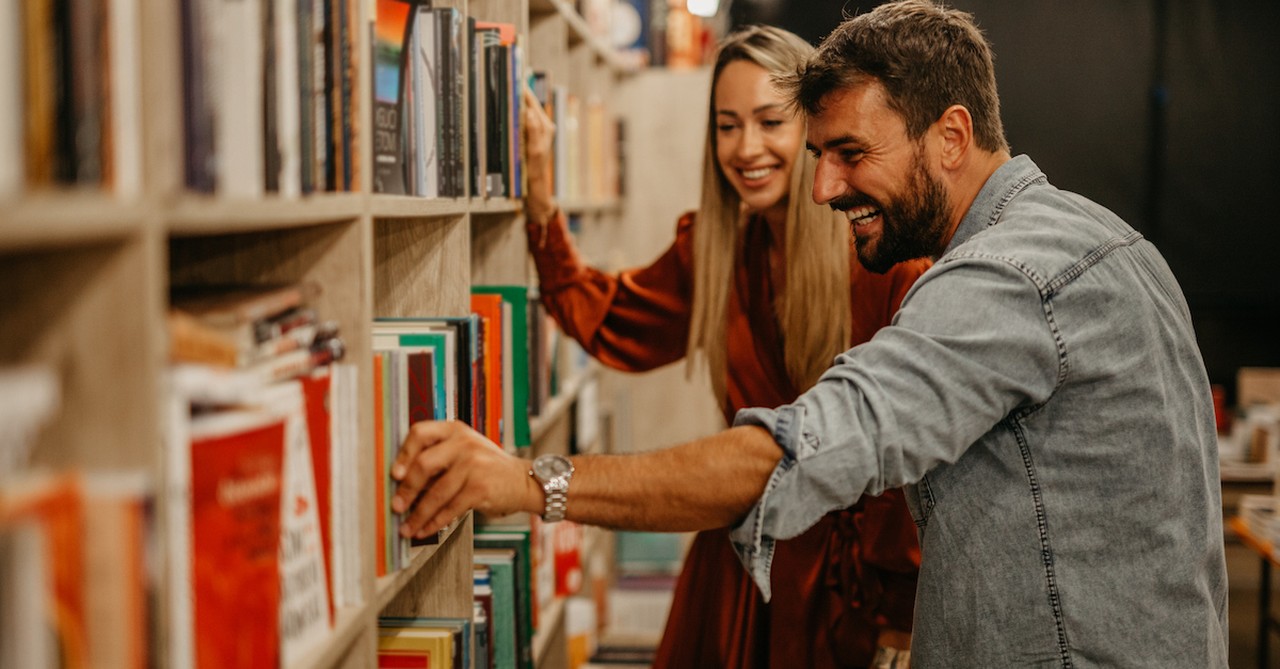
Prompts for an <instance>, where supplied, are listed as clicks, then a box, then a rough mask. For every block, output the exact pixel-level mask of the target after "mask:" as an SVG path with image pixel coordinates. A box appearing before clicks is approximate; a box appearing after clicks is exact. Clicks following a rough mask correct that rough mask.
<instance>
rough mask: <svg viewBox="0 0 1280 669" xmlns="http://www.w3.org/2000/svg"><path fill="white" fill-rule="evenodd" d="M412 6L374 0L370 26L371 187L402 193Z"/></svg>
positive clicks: (380, 190)
mask: <svg viewBox="0 0 1280 669" xmlns="http://www.w3.org/2000/svg"><path fill="white" fill-rule="evenodd" d="M412 9H413V5H411V4H409V3H406V2H399V1H398V0H377V5H376V11H377V18H376V20H375V22H374V28H373V40H372V41H373V190H374V192H376V193H391V194H399V195H403V194H405V192H406V180H405V160H406V156H405V152H404V138H403V132H404V131H403V126H404V120H403V118H402V111H403V110H402V107H401V105H402V103H403V99H404V95H403V92H402V91H403V89H404V87H405V78H404V71H405V57H406V56H407V54H405V53H404V51H405V45H406V44H407V43H408V41H409V36H410V32H409V29H410V27H411V26H412V25H413V24H412V22H411V21H410V15H411V14H412V13H413V12H412Z"/></svg>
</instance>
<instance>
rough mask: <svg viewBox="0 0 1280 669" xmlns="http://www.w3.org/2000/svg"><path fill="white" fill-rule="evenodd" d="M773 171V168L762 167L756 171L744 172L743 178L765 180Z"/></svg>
mask: <svg viewBox="0 0 1280 669" xmlns="http://www.w3.org/2000/svg"><path fill="white" fill-rule="evenodd" d="M772 171H773V168H772V167H761V168H760V169H756V170H742V176H744V177H746V178H748V179H763V178H765V177H766V176H769V173H770V172H772Z"/></svg>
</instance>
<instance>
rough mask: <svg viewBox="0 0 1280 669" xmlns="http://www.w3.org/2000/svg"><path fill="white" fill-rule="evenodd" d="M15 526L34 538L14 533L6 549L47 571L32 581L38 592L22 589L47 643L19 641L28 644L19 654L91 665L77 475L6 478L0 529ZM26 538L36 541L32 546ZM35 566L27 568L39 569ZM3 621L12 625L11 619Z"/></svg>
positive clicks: (72, 666) (74, 668)
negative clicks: (38, 580)
mask: <svg viewBox="0 0 1280 669" xmlns="http://www.w3.org/2000/svg"><path fill="white" fill-rule="evenodd" d="M15 527H16V528H19V532H23V531H24V530H22V528H23V527H29V528H31V529H32V531H34V532H35V533H36V535H35V536H36V538H35V539H32V538H31V537H30V536H25V537H24V536H18V537H17V538H16V541H17V542H18V543H17V545H16V546H13V547H11V548H9V549H7V550H11V551H19V553H17V555H16V556H15V558H16V559H17V560H19V561H20V566H22V567H25V568H30V566H31V562H32V560H33V559H36V560H37V561H38V562H41V563H42V564H43V570H44V571H45V574H46V575H45V577H44V580H43V583H42V584H41V585H39V586H37V587H38V588H39V591H38V592H30V593H27V595H28V596H29V598H30V601H28V602H26V603H27V604H30V605H33V606H35V607H36V608H35V609H34V610H33V611H32V614H34V615H35V616H36V617H37V620H38V621H39V627H40V628H41V629H40V632H39V633H38V636H45V637H47V639H48V640H49V644H50V645H48V646H45V645H43V644H42V643H41V641H40V640H31V641H32V643H31V644H27V643H26V642H18V643H21V644H23V645H24V646H27V647H26V648H24V649H23V651H24V653H30V654H31V655H32V656H33V657H49V658H51V659H52V658H53V657H56V658H57V659H58V664H59V665H60V666H62V667H67V668H69V669H79V668H87V667H89V666H91V664H92V659H93V658H92V657H91V656H90V654H89V653H90V647H89V637H88V633H87V629H86V624H87V617H86V616H87V614H86V605H85V554H84V544H83V541H82V537H83V535H84V531H85V519H84V508H83V504H82V490H81V482H80V479H79V478H78V477H77V476H75V475H73V474H52V473H43V474H32V475H29V476H25V477H23V478H21V479H18V480H10V481H8V482H7V483H6V485H5V486H4V487H2V488H0V532H3V533H8V532H9V531H10V529H11V528H15ZM31 541H36V542H38V543H37V544H36V545H34V546H33V545H31V544H30V543H29V542H31ZM24 544H25V545H24ZM37 552H38V553H39V557H38V559H37V558H36V555H35V553H37ZM11 559H14V558H11ZM40 569H41V568H39V567H38V568H36V571H34V572H29V573H34V574H39V573H40ZM24 576H25V575H24ZM26 577H28V578H29V576H26ZM13 578H18V577H17V576H13ZM7 580H11V579H7ZM8 625H9V626H10V629H13V625H14V623H9V624H8ZM17 627H18V628H19V629H21V627H22V626H21V624H18V625H17Z"/></svg>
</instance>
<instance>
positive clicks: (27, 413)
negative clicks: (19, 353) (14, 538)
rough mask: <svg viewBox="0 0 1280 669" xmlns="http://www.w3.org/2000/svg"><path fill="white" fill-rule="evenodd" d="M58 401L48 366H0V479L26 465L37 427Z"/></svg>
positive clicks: (54, 379) (56, 386)
mask: <svg viewBox="0 0 1280 669" xmlns="http://www.w3.org/2000/svg"><path fill="white" fill-rule="evenodd" d="M61 404H62V392H61V386H60V385H59V383H58V378H57V376H56V374H55V373H54V370H53V369H52V368H51V367H47V366H43V365H22V366H15V367H0V483H2V482H3V481H4V480H5V479H6V478H8V477H9V476H12V475H15V474H19V473H21V472H22V471H23V470H24V469H26V467H27V464H28V460H29V458H30V455H31V449H32V448H33V447H34V446H35V442H36V437H37V436H38V435H39V432H40V429H41V428H42V427H44V425H45V423H47V422H48V421H49V420H51V419H52V418H53V416H54V414H56V413H57V411H58V408H59V407H60V406H61Z"/></svg>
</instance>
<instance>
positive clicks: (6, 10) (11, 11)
mask: <svg viewBox="0 0 1280 669" xmlns="http://www.w3.org/2000/svg"><path fill="white" fill-rule="evenodd" d="M22 69H23V65H22V5H21V4H19V3H16V2H6V3H4V4H3V6H0V199H3V198H8V197H12V196H15V195H17V194H18V193H21V192H22V189H23V184H24V182H25V179H24V177H23V154H24V153H25V149H24V148H23V136H22V135H23V108H22V107H23V96H22V93H23V90H22V89H23V81H22Z"/></svg>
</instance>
